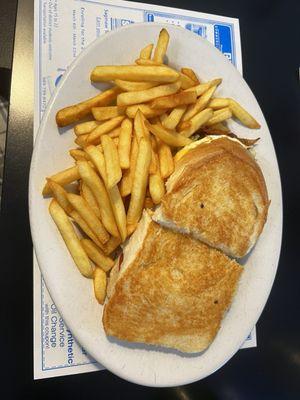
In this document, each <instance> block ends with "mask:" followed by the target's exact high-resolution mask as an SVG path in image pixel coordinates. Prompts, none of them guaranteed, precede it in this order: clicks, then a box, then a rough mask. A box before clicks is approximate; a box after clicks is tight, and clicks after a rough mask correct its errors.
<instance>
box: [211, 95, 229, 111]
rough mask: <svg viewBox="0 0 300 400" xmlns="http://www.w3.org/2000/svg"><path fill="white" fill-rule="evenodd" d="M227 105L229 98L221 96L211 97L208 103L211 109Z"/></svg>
mask: <svg viewBox="0 0 300 400" xmlns="http://www.w3.org/2000/svg"><path fill="white" fill-rule="evenodd" d="M228 106H229V99H225V98H221V97H219V98H214V99H212V100H211V101H210V102H209V104H208V107H209V108H212V109H213V110H218V109H219V108H225V107H228Z"/></svg>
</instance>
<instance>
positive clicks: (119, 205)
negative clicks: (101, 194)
mask: <svg viewBox="0 0 300 400" xmlns="http://www.w3.org/2000/svg"><path fill="white" fill-rule="evenodd" d="M107 190H108V195H109V198H110V202H111V206H112V209H113V212H114V216H115V220H116V223H117V226H118V230H119V232H120V235H121V239H122V242H124V241H125V240H126V237H127V227H126V212H125V207H124V203H123V200H122V197H121V194H120V191H119V188H118V185H115V186H113V187H112V188H108V189H107Z"/></svg>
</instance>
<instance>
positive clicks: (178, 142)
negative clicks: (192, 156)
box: [145, 121, 192, 147]
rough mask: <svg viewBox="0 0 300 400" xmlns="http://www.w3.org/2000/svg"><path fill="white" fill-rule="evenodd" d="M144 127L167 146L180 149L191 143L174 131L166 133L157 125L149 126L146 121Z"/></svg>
mask: <svg viewBox="0 0 300 400" xmlns="http://www.w3.org/2000/svg"><path fill="white" fill-rule="evenodd" d="M145 125H146V127H147V128H148V129H149V131H150V132H151V133H153V135H155V136H156V137H157V138H159V139H160V140H162V141H163V142H165V143H166V144H168V145H169V146H173V147H182V146H186V145H187V144H189V143H191V142H192V141H191V140H190V139H188V138H187V137H184V136H182V135H180V134H179V133H177V132H175V131H167V130H166V129H165V128H163V127H162V126H161V125H159V124H153V125H151V124H150V123H149V122H148V121H146V122H145Z"/></svg>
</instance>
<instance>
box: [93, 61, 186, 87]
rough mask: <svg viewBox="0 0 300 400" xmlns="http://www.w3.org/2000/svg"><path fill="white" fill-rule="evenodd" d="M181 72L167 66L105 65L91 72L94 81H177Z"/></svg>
mask: <svg viewBox="0 0 300 400" xmlns="http://www.w3.org/2000/svg"><path fill="white" fill-rule="evenodd" d="M178 78H179V73H178V72H177V71H175V70H174V69H171V68H169V67H166V66H164V65H163V66H144V65H117V66H116V65H107V66H106V65H105V66H100V67H96V68H94V69H93V71H92V73H91V80H92V81H93V82H103V81H111V80H115V79H123V80H125V81H133V82H161V83H164V82H166V83H168V82H175V81H176V80H177V79H178Z"/></svg>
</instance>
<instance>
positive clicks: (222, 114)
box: [206, 107, 232, 126]
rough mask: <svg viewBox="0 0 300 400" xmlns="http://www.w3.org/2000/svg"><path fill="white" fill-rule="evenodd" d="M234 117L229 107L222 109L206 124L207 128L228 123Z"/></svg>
mask: <svg viewBox="0 0 300 400" xmlns="http://www.w3.org/2000/svg"><path fill="white" fill-rule="evenodd" d="M231 117H232V112H231V110H230V108H229V107H226V108H221V109H220V110H217V111H215V112H214V113H213V116H212V117H211V118H210V119H209V120H208V121H207V122H206V126H212V125H215V124H217V123H218V122H223V121H226V119H229V118H231Z"/></svg>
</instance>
